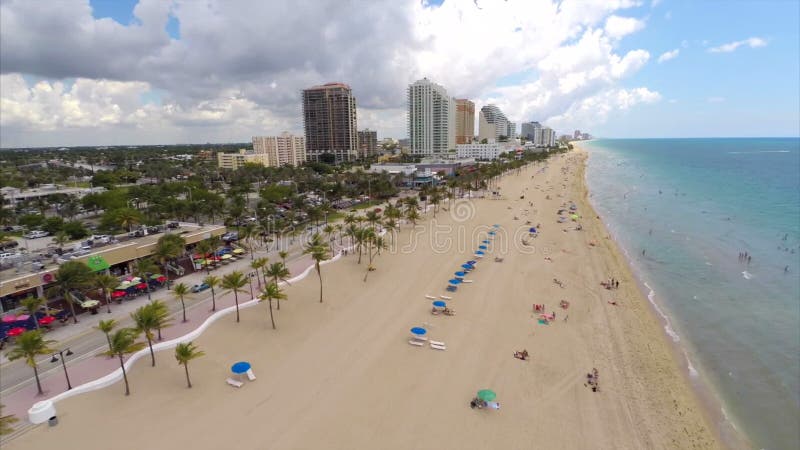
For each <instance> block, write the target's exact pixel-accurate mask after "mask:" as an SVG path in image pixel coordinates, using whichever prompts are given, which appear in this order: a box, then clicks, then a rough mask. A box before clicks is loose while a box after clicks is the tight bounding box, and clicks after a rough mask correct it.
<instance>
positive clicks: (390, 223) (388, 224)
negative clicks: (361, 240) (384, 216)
mask: <svg viewBox="0 0 800 450" xmlns="http://www.w3.org/2000/svg"><path fill="white" fill-rule="evenodd" d="M383 228H385V229H386V232H387V233H388V234H389V236H391V237H392V244H394V232H395V231H396V230H397V228H398V227H397V222H395V221H394V219H392V218H390V219H388V220H387V221H385V222H384V223H383Z"/></svg>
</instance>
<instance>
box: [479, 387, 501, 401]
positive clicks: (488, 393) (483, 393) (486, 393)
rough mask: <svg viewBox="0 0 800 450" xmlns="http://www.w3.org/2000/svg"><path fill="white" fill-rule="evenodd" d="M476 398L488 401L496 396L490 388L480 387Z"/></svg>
mask: <svg viewBox="0 0 800 450" xmlns="http://www.w3.org/2000/svg"><path fill="white" fill-rule="evenodd" d="M478 398H479V399H481V400H483V401H485V402H490V401H492V400H494V399H496V398H497V394H495V393H494V391H493V390H491V389H481V390H480V391H478Z"/></svg>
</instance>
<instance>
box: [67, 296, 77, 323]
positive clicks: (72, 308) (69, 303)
mask: <svg viewBox="0 0 800 450" xmlns="http://www.w3.org/2000/svg"><path fill="white" fill-rule="evenodd" d="M64 299H66V300H67V304H68V305H69V312H71V313H72V321H73V322H74V323H78V317H77V316H76V315H75V305H73V304H72V296H71V295H70V293H69V291H67V292H66V293H65V294H64Z"/></svg>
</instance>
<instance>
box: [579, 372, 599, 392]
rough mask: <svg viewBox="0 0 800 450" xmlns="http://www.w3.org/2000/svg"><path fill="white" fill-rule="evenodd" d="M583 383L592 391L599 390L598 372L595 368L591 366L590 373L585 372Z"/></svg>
mask: <svg viewBox="0 0 800 450" xmlns="http://www.w3.org/2000/svg"><path fill="white" fill-rule="evenodd" d="M583 385H584V386H588V387H590V388H592V392H597V391H599V390H600V373H599V372H598V371H597V368H593V369H592V371H591V372H590V373H587V374H586V383H584V384H583Z"/></svg>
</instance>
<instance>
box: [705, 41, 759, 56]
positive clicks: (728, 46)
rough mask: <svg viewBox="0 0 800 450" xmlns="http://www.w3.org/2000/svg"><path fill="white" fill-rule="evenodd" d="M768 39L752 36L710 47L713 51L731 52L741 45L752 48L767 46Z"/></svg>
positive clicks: (710, 50)
mask: <svg viewBox="0 0 800 450" xmlns="http://www.w3.org/2000/svg"><path fill="white" fill-rule="evenodd" d="M766 45H767V41H766V40H765V39H762V38H759V37H751V38H749V39H744V40H741V41H734V42H729V43H727V44H722V45H720V46H718V47H712V48H710V49H708V51H709V52H711V53H730V52H733V51H735V50H736V49H737V48H739V47H750V48H759V47H766Z"/></svg>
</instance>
